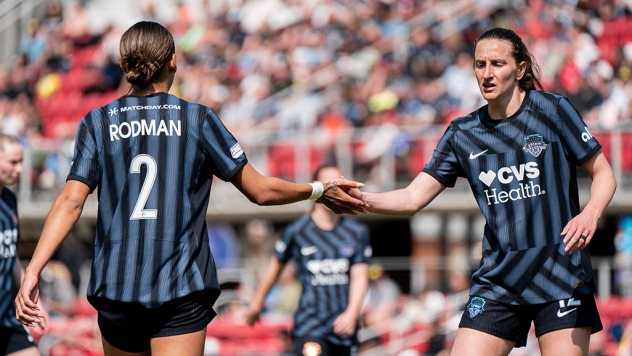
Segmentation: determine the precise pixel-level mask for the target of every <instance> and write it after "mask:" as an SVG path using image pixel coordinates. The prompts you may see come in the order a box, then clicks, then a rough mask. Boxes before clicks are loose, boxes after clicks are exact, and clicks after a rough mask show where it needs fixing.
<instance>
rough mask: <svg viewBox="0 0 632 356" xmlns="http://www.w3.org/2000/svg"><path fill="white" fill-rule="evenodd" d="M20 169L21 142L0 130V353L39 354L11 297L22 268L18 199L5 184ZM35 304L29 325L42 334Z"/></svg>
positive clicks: (42, 319)
mask: <svg viewBox="0 0 632 356" xmlns="http://www.w3.org/2000/svg"><path fill="white" fill-rule="evenodd" d="M21 172H22V145H20V142H19V141H18V140H17V139H16V138H15V137H13V136H9V135H6V134H3V133H0V355H10V356H33V355H39V352H38V351H37V346H35V343H33V336H32V335H31V332H30V331H29V329H27V328H26V326H24V325H22V324H20V323H19V322H18V321H17V320H16V318H15V317H16V314H15V313H16V311H15V304H14V303H13V300H14V298H15V297H16V295H17V292H18V289H19V288H20V284H21V283H22V277H23V275H24V268H23V267H22V265H21V264H20V259H19V258H18V253H17V244H18V239H19V237H20V228H19V226H18V202H17V199H16V197H15V194H13V192H12V191H10V190H9V189H8V188H6V187H5V186H7V185H13V184H15V183H16V182H17V180H18V177H19V175H20V173H21ZM37 307H38V309H39V312H38V315H39V316H38V317H37V318H36V319H37V320H35V322H34V323H32V324H30V325H29V326H31V327H32V329H31V330H33V331H34V332H35V333H38V334H42V333H43V332H44V331H45V329H46V327H47V324H48V314H46V311H45V310H44V308H43V307H42V305H41V303H37Z"/></svg>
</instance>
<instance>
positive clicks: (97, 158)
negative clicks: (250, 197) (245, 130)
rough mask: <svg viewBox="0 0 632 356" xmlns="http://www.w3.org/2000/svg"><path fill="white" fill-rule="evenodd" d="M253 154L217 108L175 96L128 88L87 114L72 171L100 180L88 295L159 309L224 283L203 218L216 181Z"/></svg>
mask: <svg viewBox="0 0 632 356" xmlns="http://www.w3.org/2000/svg"><path fill="white" fill-rule="evenodd" d="M246 162H247V160H246V156H245V154H244V152H243V151H242V149H241V146H240V145H239V143H237V141H236V140H235V138H234V137H233V136H232V135H231V134H230V133H229V132H228V131H227V130H226V128H225V127H224V125H223V124H222V122H221V121H220V120H219V118H218V117H217V116H216V115H215V113H214V112H213V111H211V109H209V108H207V107H205V106H202V105H198V104H194V103H188V102H186V101H184V100H181V99H179V98H177V97H175V96H173V95H169V94H166V93H157V94H153V95H150V96H124V97H121V98H119V99H117V100H115V101H113V102H112V103H110V104H109V105H107V106H105V107H101V108H99V109H96V110H93V111H91V112H90V113H88V115H86V117H84V118H83V120H82V121H81V123H80V124H79V128H78V131H77V138H76V142H75V154H74V159H73V163H72V165H71V169H70V174H69V176H68V179H69V180H71V179H73V180H78V181H81V182H83V183H85V184H87V185H88V186H89V187H90V189H91V190H94V189H95V188H97V187H98V188H99V190H98V194H99V212H98V218H97V228H96V239H95V246H94V259H93V263H92V273H91V276H90V283H89V286H88V299H89V300H90V301H91V302H92V303H93V304H94V305H95V306H97V305H98V303H99V302H100V301H102V299H105V300H104V301H107V300H114V301H123V302H139V303H141V304H143V305H145V306H146V307H150V308H152V307H156V306H158V305H160V304H162V303H164V302H166V301H169V300H172V299H175V298H179V297H182V296H185V295H187V294H189V293H192V292H195V291H200V290H204V289H219V284H218V281H217V272H216V269H215V263H214V261H213V257H212V255H211V251H210V248H209V242H208V236H207V233H206V222H205V217H206V210H207V207H208V202H209V198H210V190H211V182H212V178H213V176H217V177H218V178H220V179H222V180H229V179H231V178H232V177H233V175H234V174H235V173H237V172H238V171H239V170H240V169H241V168H242V167H243V166H244V165H245V164H246Z"/></svg>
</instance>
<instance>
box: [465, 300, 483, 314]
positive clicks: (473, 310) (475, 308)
mask: <svg viewBox="0 0 632 356" xmlns="http://www.w3.org/2000/svg"><path fill="white" fill-rule="evenodd" d="M483 306H485V298H479V297H474V298H472V300H471V301H470V304H468V306H467V307H466V308H467V311H468V312H470V318H473V317H475V316H477V315H478V314H480V313H482V312H483V310H484V309H483Z"/></svg>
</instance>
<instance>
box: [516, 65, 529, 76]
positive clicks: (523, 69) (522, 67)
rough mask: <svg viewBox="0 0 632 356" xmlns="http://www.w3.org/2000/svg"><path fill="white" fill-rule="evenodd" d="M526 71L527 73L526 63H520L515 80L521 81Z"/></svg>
mask: <svg viewBox="0 0 632 356" xmlns="http://www.w3.org/2000/svg"><path fill="white" fill-rule="evenodd" d="M526 71H527V62H525V61H522V62H520V65H519V66H518V76H517V77H516V80H520V79H522V77H524V73H525V72H526Z"/></svg>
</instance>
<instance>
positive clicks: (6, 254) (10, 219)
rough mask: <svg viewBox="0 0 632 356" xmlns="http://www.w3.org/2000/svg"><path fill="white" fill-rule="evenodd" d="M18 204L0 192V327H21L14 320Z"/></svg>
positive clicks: (8, 191)
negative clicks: (14, 274)
mask: <svg viewBox="0 0 632 356" xmlns="http://www.w3.org/2000/svg"><path fill="white" fill-rule="evenodd" d="M17 219H18V202H17V199H16V198H15V194H13V192H12V191H10V190H9V189H8V188H6V187H5V188H3V189H2V191H1V192H0V327H5V328H12V327H16V326H17V327H21V326H22V324H20V323H19V322H18V321H17V320H16V319H15V303H14V300H15V297H16V296H17V293H18V291H17V289H16V288H15V280H14V278H13V272H14V270H15V259H16V256H17V243H18V238H19V230H18V229H19V227H18V223H17Z"/></svg>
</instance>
